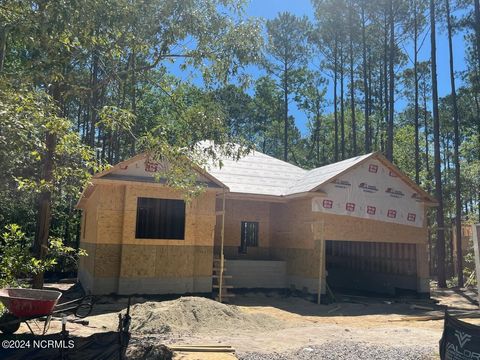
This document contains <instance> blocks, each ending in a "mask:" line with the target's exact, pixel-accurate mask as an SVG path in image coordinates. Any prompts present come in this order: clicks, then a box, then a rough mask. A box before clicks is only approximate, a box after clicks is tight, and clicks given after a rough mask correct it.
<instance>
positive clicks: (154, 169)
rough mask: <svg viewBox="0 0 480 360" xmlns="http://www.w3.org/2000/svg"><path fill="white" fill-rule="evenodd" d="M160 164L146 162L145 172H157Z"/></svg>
mask: <svg viewBox="0 0 480 360" xmlns="http://www.w3.org/2000/svg"><path fill="white" fill-rule="evenodd" d="M159 167H160V164H159V163H155V162H150V161H146V162H145V171H146V172H157V171H158V170H159Z"/></svg>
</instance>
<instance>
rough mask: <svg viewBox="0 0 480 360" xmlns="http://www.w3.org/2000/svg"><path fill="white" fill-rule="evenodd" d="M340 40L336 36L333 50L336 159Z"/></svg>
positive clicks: (336, 145)
mask: <svg viewBox="0 0 480 360" xmlns="http://www.w3.org/2000/svg"><path fill="white" fill-rule="evenodd" d="M337 62H338V42H337V38H336V37H335V48H334V52H333V114H334V121H335V124H334V126H335V140H334V141H335V149H334V159H335V162H337V161H338V110H337V82H338V64H337Z"/></svg>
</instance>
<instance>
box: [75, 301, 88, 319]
mask: <svg viewBox="0 0 480 360" xmlns="http://www.w3.org/2000/svg"><path fill="white" fill-rule="evenodd" d="M91 312H92V304H91V303H84V304H80V305H78V307H77V308H76V309H75V316H76V317H78V318H80V319H83V318H86V317H87V316H88V315H90V313H91Z"/></svg>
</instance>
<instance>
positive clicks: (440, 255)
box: [430, 0, 447, 288]
mask: <svg viewBox="0 0 480 360" xmlns="http://www.w3.org/2000/svg"><path fill="white" fill-rule="evenodd" d="M430 41H431V62H432V105H433V106H432V107H433V137H434V141H433V148H434V159H435V164H434V172H435V197H436V198H437V201H438V207H437V244H436V250H437V276H438V286H439V287H441V288H444V287H446V286H447V282H446V277H445V219H444V215H443V191H442V172H441V171H442V169H441V159H440V118H439V115H438V89H437V54H436V53H437V43H436V30H435V0H430Z"/></svg>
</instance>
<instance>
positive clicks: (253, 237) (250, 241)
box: [239, 221, 258, 254]
mask: <svg viewBox="0 0 480 360" xmlns="http://www.w3.org/2000/svg"><path fill="white" fill-rule="evenodd" d="M241 231H242V233H241V242H240V248H239V252H240V253H241V254H246V253H247V248H248V247H249V246H253V247H256V246H258V222H255V221H242V225H241Z"/></svg>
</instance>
